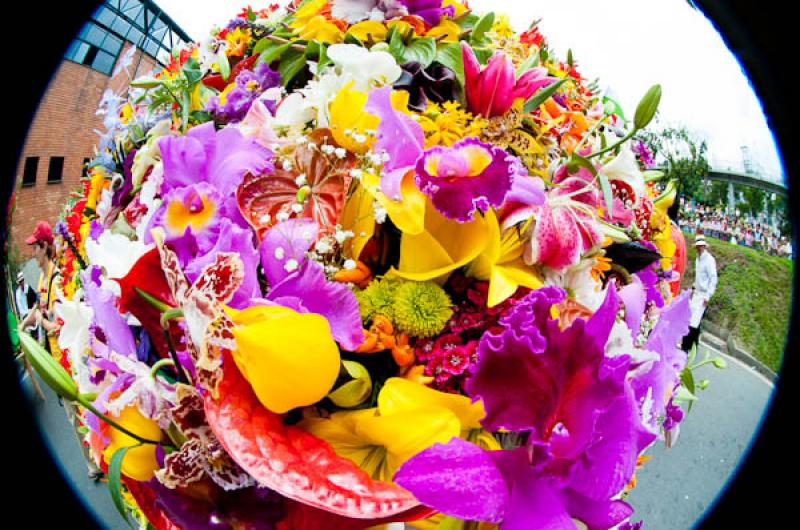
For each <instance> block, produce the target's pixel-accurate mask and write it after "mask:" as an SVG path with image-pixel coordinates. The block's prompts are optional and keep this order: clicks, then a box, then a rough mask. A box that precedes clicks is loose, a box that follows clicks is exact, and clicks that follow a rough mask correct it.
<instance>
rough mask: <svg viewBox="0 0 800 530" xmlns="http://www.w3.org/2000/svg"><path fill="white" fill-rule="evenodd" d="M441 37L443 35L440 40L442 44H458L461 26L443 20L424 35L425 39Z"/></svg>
mask: <svg viewBox="0 0 800 530" xmlns="http://www.w3.org/2000/svg"><path fill="white" fill-rule="evenodd" d="M442 35H444V38H442V41H443V42H458V37H459V35H461V26H459V25H458V24H456V23H455V22H453V21H452V20H448V19H446V18H443V19H442V20H441V22H439V24H438V25H437V26H434V27H432V28H431V29H430V31H428V33H426V34H425V36H426V37H434V38H436V37H439V36H442Z"/></svg>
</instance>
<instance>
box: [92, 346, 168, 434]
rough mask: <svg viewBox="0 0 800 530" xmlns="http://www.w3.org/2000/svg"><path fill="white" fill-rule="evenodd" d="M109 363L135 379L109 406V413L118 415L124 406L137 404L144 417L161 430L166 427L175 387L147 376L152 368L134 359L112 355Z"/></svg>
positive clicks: (116, 354)
mask: <svg viewBox="0 0 800 530" xmlns="http://www.w3.org/2000/svg"><path fill="white" fill-rule="evenodd" d="M109 360H110V361H111V362H113V363H114V364H116V365H117V366H118V367H119V369H120V370H122V372H123V373H127V374H131V375H133V376H134V379H133V383H132V384H131V385H130V386H129V387H128V388H126V389H125V390H124V391H123V392H122V393H121V394H120V395H119V396H118V397H117V398H115V399H114V400H113V401H111V402H110V403H109V404H108V411H109V412H110V413H111V414H112V415H114V416H119V415H120V414H121V413H122V410H123V409H124V408H125V407H127V406H128V405H132V404H136V406H137V407H138V408H139V412H141V413H142V414H143V415H144V416H145V417H147V418H151V419H154V420H156V421H157V422H158V426H159V427H161V428H162V429H167V428H169V425H170V421H171V416H170V410H171V409H172V408H173V407H174V406H175V403H174V399H175V387H174V386H173V385H170V384H167V383H165V382H164V380H163V379H161V378H158V377H153V376H152V375H150V370H151V367H150V366H148V365H146V364H145V363H143V362H140V361H138V360H136V359H132V358H130V357H126V356H124V355H120V354H119V353H117V352H111V353H110V354H109Z"/></svg>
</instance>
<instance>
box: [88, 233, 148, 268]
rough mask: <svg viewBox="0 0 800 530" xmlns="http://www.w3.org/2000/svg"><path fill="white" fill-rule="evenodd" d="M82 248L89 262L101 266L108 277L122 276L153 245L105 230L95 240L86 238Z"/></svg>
mask: <svg viewBox="0 0 800 530" xmlns="http://www.w3.org/2000/svg"><path fill="white" fill-rule="evenodd" d="M84 248H85V249H86V257H87V258H88V260H89V263H91V264H92V265H100V266H101V267H103V268H104V269H105V272H106V276H108V277H109V278H122V277H124V276H125V275H127V274H128V272H129V271H130V270H131V268H132V267H133V265H134V264H135V263H136V262H137V261H138V260H139V258H141V257H142V256H143V255H145V254H146V253H147V252H148V251H149V250H150V249H152V248H153V245H145V244H144V243H142V242H141V241H131V240H130V239H128V238H127V237H125V236H123V235H121V234H114V233H112V232H111V230H106V231H105V232H103V233H102V234H101V235H100V237H98V238H97V240H94V239H92V238H87V240H86V243H85V247H84Z"/></svg>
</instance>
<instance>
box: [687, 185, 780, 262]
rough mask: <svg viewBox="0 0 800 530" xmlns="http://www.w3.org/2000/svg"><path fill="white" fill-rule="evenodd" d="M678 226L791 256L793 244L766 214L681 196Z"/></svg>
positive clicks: (688, 230) (777, 254)
mask: <svg viewBox="0 0 800 530" xmlns="http://www.w3.org/2000/svg"><path fill="white" fill-rule="evenodd" d="M678 226H680V228H681V230H683V231H684V232H685V233H687V234H699V233H702V234H704V235H705V236H706V237H713V238H716V239H719V240H722V241H727V242H728V243H731V244H733V245H742V246H745V247H750V248H754V249H757V250H762V251H764V252H767V253H769V254H771V255H773V256H784V257H792V244H791V241H790V239H789V237H787V236H786V235H782V234H781V231H780V229H779V228H778V227H777V226H774V225H772V224H771V223H769V222H768V220H767V219H764V218H763V217H753V216H752V215H747V214H741V213H740V212H739V211H738V210H736V212H735V213H728V212H726V211H725V210H724V209H723V208H721V207H719V206H706V205H702V204H697V203H695V202H694V201H691V200H689V201H684V200H683V199H681V207H680V210H679V214H678Z"/></svg>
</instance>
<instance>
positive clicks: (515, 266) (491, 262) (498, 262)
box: [467, 210, 543, 307]
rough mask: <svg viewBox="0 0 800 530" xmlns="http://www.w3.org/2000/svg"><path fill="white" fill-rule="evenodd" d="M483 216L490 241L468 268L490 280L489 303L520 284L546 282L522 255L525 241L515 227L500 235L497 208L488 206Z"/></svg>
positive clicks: (470, 272) (493, 304) (496, 300)
mask: <svg viewBox="0 0 800 530" xmlns="http://www.w3.org/2000/svg"><path fill="white" fill-rule="evenodd" d="M484 217H485V218H486V223H487V230H488V233H489V242H488V244H487V245H486V249H485V250H484V251H483V252H482V253H481V255H480V256H478V257H477V258H476V259H475V261H473V262H472V263H471V264H470V266H469V269H468V271H467V272H468V274H469V275H471V276H474V277H475V278H478V279H479V280H488V281H489V295H488V300H487V305H488V306H489V307H494V306H496V305H497V304H499V303H501V302H502V301H503V300H505V299H506V298H508V297H509V296H511V295H513V294H514V293H515V292H516V291H517V289H518V288H519V287H520V286H523V287H528V288H529V289H538V288H539V287H541V286H542V285H543V282H542V279H541V278H540V277H539V275H538V274H536V272H535V271H534V270H533V269H532V268H531V267H529V266H528V265H526V264H525V262H524V261H523V259H522V254H523V252H524V243H523V241H522V240H521V239H520V237H519V232H518V231H517V229H516V228H513V227H512V228H510V229H509V230H506V232H505V233H504V234H502V235H501V233H500V226H499V225H498V223H497V217H496V216H495V214H494V212H493V211H492V210H489V211H488V212H486V214H485V216H484Z"/></svg>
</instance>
